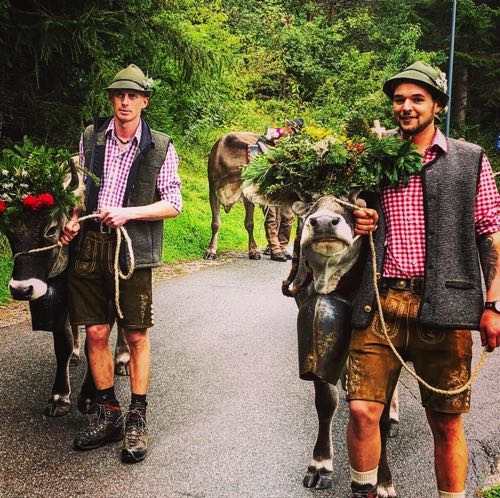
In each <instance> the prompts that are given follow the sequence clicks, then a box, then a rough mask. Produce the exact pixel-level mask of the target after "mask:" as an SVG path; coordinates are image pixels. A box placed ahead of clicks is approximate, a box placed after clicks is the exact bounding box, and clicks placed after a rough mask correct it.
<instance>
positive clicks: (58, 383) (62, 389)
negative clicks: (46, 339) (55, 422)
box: [44, 325, 73, 417]
mask: <svg viewBox="0 0 500 498" xmlns="http://www.w3.org/2000/svg"><path fill="white" fill-rule="evenodd" d="M52 336H53V338H54V352H55V356H56V377H55V380H54V385H53V387H52V394H51V396H50V398H49V400H48V401H47V405H46V407H45V411H44V413H45V415H47V417H61V416H63V415H67V414H68V413H69V411H70V408H71V403H70V400H69V395H70V392H71V387H70V381H69V362H70V358H71V353H72V352H73V335H72V333H71V328H68V327H66V326H65V325H63V326H60V327H57V330H54V331H53V332H52Z"/></svg>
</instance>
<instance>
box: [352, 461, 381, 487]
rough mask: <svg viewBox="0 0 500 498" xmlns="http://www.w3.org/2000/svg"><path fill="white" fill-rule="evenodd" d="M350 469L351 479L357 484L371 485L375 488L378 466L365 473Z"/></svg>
mask: <svg viewBox="0 0 500 498" xmlns="http://www.w3.org/2000/svg"><path fill="white" fill-rule="evenodd" d="M350 469H351V479H352V480H353V481H354V482H355V483H357V484H371V485H372V486H375V484H377V473H378V465H377V466H376V467H375V468H374V469H373V470H368V471H367V472H358V471H357V470H354V469H353V468H352V467H350Z"/></svg>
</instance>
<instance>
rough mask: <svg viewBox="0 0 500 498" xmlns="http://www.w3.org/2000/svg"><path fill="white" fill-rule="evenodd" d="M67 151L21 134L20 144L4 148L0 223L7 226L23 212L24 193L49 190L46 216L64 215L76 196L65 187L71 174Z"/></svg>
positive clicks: (29, 194)
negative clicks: (51, 201)
mask: <svg viewBox="0 0 500 498" xmlns="http://www.w3.org/2000/svg"><path fill="white" fill-rule="evenodd" d="M69 159H70V154H69V153H68V152H67V151H66V150H63V149H59V150H55V149H52V148H50V147H45V146H43V145H40V146H35V145H34V144H33V143H32V142H31V140H29V139H28V138H26V137H25V139H24V141H23V143H22V144H21V145H16V146H14V147H13V148H12V149H4V150H3V153H2V159H1V160H0V200H2V201H3V202H4V203H5V205H6V210H5V212H4V213H2V214H1V215H0V227H1V228H2V229H3V230H6V229H8V228H9V226H10V224H11V223H12V220H13V219H15V218H18V217H22V216H24V213H25V211H26V209H27V208H26V207H25V206H23V200H25V199H26V197H27V196H39V195H40V194H50V195H51V196H53V198H54V199H53V200H54V205H53V207H50V209H47V216H54V215H60V214H65V215H68V214H69V213H70V212H71V211H72V210H73V208H74V207H75V205H76V203H77V197H76V195H75V194H74V192H73V191H72V190H70V189H69V188H68V186H67V185H68V180H69V178H70V175H71V171H70V167H69V164H68V161H69Z"/></svg>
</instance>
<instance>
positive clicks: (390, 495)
mask: <svg viewBox="0 0 500 498" xmlns="http://www.w3.org/2000/svg"><path fill="white" fill-rule="evenodd" d="M376 496H377V497H378V498H398V494H397V493H396V490H395V489H394V486H393V485H392V484H377V489H376Z"/></svg>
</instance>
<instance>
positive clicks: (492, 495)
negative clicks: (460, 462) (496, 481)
mask: <svg viewBox="0 0 500 498" xmlns="http://www.w3.org/2000/svg"><path fill="white" fill-rule="evenodd" d="M482 496H484V498H500V486H493V487H492V488H490V489H487V490H485V491H483V495H482Z"/></svg>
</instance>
